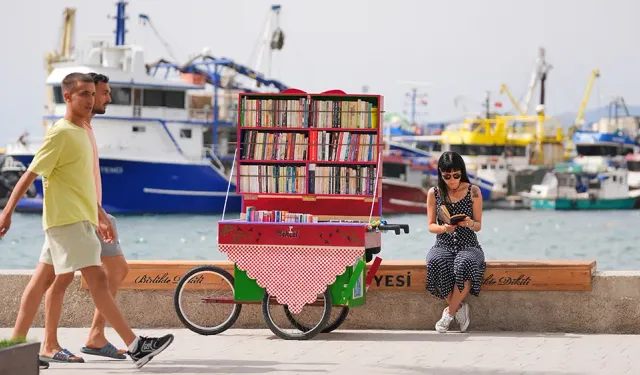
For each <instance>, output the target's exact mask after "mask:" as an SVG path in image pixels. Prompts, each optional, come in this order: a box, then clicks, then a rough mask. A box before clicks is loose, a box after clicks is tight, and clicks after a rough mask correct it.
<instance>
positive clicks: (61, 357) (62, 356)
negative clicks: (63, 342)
mask: <svg viewBox="0 0 640 375" xmlns="http://www.w3.org/2000/svg"><path fill="white" fill-rule="evenodd" d="M71 357H75V355H74V354H73V353H71V352H70V351H68V350H67V349H62V350H60V351H58V352H57V353H56V354H54V355H53V357H47V356H44V355H42V354H41V355H40V356H39V358H40V360H41V361H44V362H62V363H84V359H83V358H78V359H71Z"/></svg>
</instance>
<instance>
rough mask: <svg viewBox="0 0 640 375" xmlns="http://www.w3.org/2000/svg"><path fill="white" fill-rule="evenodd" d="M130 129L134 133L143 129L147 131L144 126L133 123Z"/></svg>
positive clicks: (142, 131) (141, 131)
mask: <svg viewBox="0 0 640 375" xmlns="http://www.w3.org/2000/svg"><path fill="white" fill-rule="evenodd" d="M131 130H133V132H134V133H144V132H145V131H147V128H146V127H144V126H136V125H134V126H133V128H131Z"/></svg>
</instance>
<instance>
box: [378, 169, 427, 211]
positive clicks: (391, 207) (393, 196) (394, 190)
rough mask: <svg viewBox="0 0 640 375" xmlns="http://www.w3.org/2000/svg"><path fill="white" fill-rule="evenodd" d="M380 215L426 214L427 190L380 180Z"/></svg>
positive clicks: (416, 186) (402, 183)
mask: <svg viewBox="0 0 640 375" xmlns="http://www.w3.org/2000/svg"><path fill="white" fill-rule="evenodd" d="M382 214H383V215H389V214H423V215H426V214H427V190H426V189H424V188H423V187H421V186H418V185H412V184H407V183H404V182H401V181H394V180H392V179H384V178H383V179H382Z"/></svg>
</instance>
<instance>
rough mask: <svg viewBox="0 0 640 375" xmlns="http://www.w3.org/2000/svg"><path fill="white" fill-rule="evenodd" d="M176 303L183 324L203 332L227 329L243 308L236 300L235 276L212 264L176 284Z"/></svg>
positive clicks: (199, 332) (214, 332)
mask: <svg viewBox="0 0 640 375" xmlns="http://www.w3.org/2000/svg"><path fill="white" fill-rule="evenodd" d="M173 304H174V308H175V310H176V314H177V315H178V319H180V321H181V322H182V324H184V325H185V327H187V328H188V329H190V330H191V331H193V332H195V333H198V334H200V335H217V334H218V333H222V332H224V331H226V330H227V329H229V327H231V326H232V325H233V324H234V323H235V322H236V320H237V319H238V317H239V316H240V311H241V310H242V305H241V304H237V303H235V302H234V278H233V276H231V274H230V273H229V272H227V271H225V270H224V269H222V268H220V267H217V266H212V265H205V266H198V267H195V268H193V269H191V270H189V271H188V272H187V273H185V274H184V275H183V276H182V277H181V278H180V281H179V282H178V285H177V286H176V291H175V294H174V296H173ZM202 307H204V308H202ZM201 308H202V309H201Z"/></svg>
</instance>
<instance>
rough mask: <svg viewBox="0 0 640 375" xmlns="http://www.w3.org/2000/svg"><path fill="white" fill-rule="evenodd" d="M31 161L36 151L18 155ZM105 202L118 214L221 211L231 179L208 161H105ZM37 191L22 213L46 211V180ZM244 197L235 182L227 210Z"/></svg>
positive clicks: (237, 206) (24, 201)
mask: <svg viewBox="0 0 640 375" xmlns="http://www.w3.org/2000/svg"><path fill="white" fill-rule="evenodd" d="M13 156H14V157H15V158H16V159H18V160H20V161H21V162H22V163H23V164H25V165H27V166H28V165H29V164H30V163H31V160H32V158H33V156H32V155H13ZM100 171H101V173H100V175H101V178H102V194H103V198H102V201H103V202H102V205H103V207H104V209H105V210H106V211H107V212H109V213H113V214H145V213H194V214H219V213H222V211H223V208H224V205H225V197H226V195H227V187H228V183H229V182H228V179H226V178H225V177H224V176H222V175H221V174H220V173H219V172H218V171H216V170H215V169H214V168H212V167H211V166H209V165H207V164H177V163H156V162H145V161H130V160H117V159H109V158H101V159H100ZM34 185H35V187H36V190H37V195H36V196H35V197H34V198H23V199H21V200H20V202H19V203H18V206H17V207H16V210H18V211H23V212H24V211H42V197H43V191H42V182H41V180H40V178H38V179H37V180H36V182H35V184H34ZM241 204H242V198H241V197H240V196H238V195H236V194H235V185H234V184H231V186H230V189H229V197H228V200H227V205H226V212H240V210H241Z"/></svg>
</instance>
